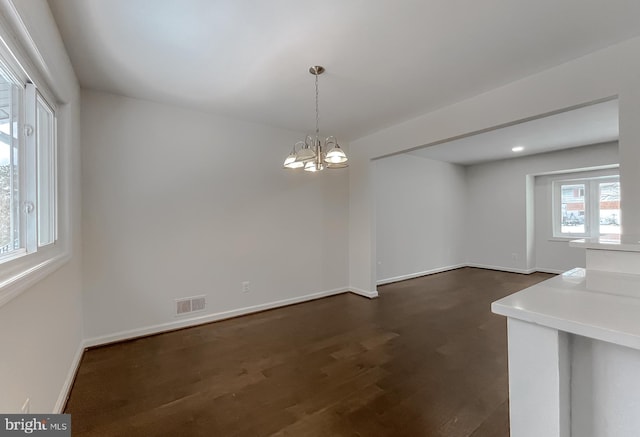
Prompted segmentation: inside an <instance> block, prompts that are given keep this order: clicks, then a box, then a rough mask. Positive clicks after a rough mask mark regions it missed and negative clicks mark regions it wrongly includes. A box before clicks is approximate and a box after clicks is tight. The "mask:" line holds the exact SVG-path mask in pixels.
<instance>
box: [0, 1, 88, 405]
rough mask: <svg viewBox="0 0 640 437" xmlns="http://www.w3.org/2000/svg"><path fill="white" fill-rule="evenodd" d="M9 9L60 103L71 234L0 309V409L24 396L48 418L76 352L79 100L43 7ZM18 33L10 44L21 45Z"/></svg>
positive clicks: (29, 4) (63, 210) (65, 208)
mask: <svg viewBox="0 0 640 437" xmlns="http://www.w3.org/2000/svg"><path fill="white" fill-rule="evenodd" d="M14 6H15V9H14V11H17V12H18V13H19V16H20V19H21V20H22V21H23V23H24V26H25V28H26V30H27V31H28V33H29V35H30V38H31V39H32V40H33V43H35V46H36V47H37V50H38V52H39V53H40V54H41V55H42V59H43V61H44V63H45V64H46V70H47V71H43V72H41V75H42V77H44V78H45V80H46V81H48V82H50V83H49V85H50V87H51V88H52V89H53V91H54V93H55V94H56V97H57V98H58V102H57V103H58V104H59V109H58V128H59V136H58V139H59V141H58V154H59V156H58V166H59V173H60V180H59V188H60V189H59V203H60V214H65V216H67V215H68V217H67V218H68V224H69V226H68V227H66V226H65V228H64V229H60V232H69V233H70V235H69V237H70V243H71V259H70V260H69V261H68V262H67V263H66V264H64V265H63V266H62V267H60V268H59V269H58V270H57V271H55V272H53V273H52V274H50V275H49V276H47V277H45V278H44V279H42V280H41V281H40V282H38V283H37V284H35V285H34V286H32V287H31V288H29V289H27V290H25V291H22V292H21V294H20V295H18V296H17V297H15V298H13V299H12V300H11V301H10V302H8V303H7V304H5V305H4V306H2V307H0V350H1V351H2V352H1V353H0V354H1V355H0V411H1V412H3V413H20V408H21V406H22V405H23V403H24V402H25V400H26V399H27V398H29V399H30V402H31V408H30V411H31V413H51V412H59V410H60V409H61V408H62V406H63V404H64V401H65V395H66V394H67V390H68V389H69V387H70V385H71V383H72V380H73V376H74V373H75V369H76V366H77V364H78V360H79V358H80V354H81V352H82V307H81V286H82V282H81V267H82V265H81V264H82V263H81V241H80V238H81V234H80V229H81V227H80V125H79V119H80V108H79V103H80V97H79V88H78V83H77V81H76V78H75V75H74V73H73V69H72V67H71V64H70V62H69V59H68V58H67V54H66V52H65V49H64V46H63V44H62V39H61V38H60V35H59V34H58V30H57V27H56V25H55V23H54V21H53V17H52V16H51V11H50V10H49V7H48V5H47V2H46V1H45V0H30V1H21V2H15V5H13V3H12V2H8V1H6V2H2V4H0V14H2V16H3V18H6V17H7V16H8V15H9V14H11V13H12V12H11V9H12V8H13V7H14ZM14 30H15V29H12V31H14ZM23 36H24V35H21V34H20V33H16V38H15V41H12V42H13V43H17V44H21V43H23V42H24V40H23Z"/></svg>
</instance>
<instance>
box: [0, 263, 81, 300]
mask: <svg viewBox="0 0 640 437" xmlns="http://www.w3.org/2000/svg"><path fill="white" fill-rule="evenodd" d="M70 258H71V254H70V253H69V252H60V253H57V254H55V255H53V256H51V257H49V258H46V259H44V260H42V261H36V264H35V265H31V266H25V268H24V269H23V270H21V271H18V272H14V273H12V274H10V275H8V276H7V277H2V278H1V279H0V307H2V306H4V305H5V304H6V303H8V302H9V301H10V300H11V299H13V298H14V297H16V296H18V295H19V294H20V293H22V292H23V291H25V290H26V289H28V288H30V287H32V286H33V285H35V284H36V283H37V282H39V281H41V280H42V279H44V278H45V277H46V276H48V275H50V274H51V273H53V272H55V271H56V270H58V269H59V268H60V267H62V266H63V265H64V264H65V263H66V262H67V261H69V259H70Z"/></svg>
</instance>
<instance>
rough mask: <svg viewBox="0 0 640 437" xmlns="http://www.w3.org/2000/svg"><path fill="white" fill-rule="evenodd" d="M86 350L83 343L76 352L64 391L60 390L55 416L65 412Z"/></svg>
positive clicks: (54, 411) (54, 410)
mask: <svg viewBox="0 0 640 437" xmlns="http://www.w3.org/2000/svg"><path fill="white" fill-rule="evenodd" d="M84 350H85V344H84V342H82V341H81V342H80V344H79V345H78V349H77V350H76V353H75V355H74V356H73V360H72V361H71V366H70V367H69V371H68V372H67V377H66V378H65V380H64V384H63V385H62V389H61V390H60V394H59V395H58V400H57V401H56V405H55V406H54V407H53V414H60V413H62V412H63V410H64V407H65V405H66V403H67V399H68V398H69V394H70V393H71V387H72V386H73V381H74V380H75V379H76V373H77V372H78V367H79V366H80V361H81V360H82V354H83V353H84Z"/></svg>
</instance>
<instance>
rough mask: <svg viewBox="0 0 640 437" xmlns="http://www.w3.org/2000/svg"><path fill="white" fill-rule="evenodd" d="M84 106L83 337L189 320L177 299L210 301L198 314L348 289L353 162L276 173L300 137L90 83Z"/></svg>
mask: <svg viewBox="0 0 640 437" xmlns="http://www.w3.org/2000/svg"><path fill="white" fill-rule="evenodd" d="M82 107H83V111H82V129H83V130H82V139H83V155H82V164H83V180H82V187H83V198H84V205H83V213H84V216H83V225H84V228H83V232H84V234H83V235H84V256H85V258H84V308H85V336H86V338H87V339H88V341H89V342H90V343H95V342H96V339H100V338H107V339H108V338H119V337H123V336H125V337H126V336H127V335H128V336H132V335H137V334H145V333H149V330H150V328H153V327H159V328H158V330H162V329H170V328H171V327H180V326H184V325H185V319H184V318H176V317H175V316H174V313H175V302H174V300H175V299H178V298H183V297H189V296H200V295H204V296H206V300H207V306H206V309H205V311H203V312H200V313H194V314H192V316H197V317H198V319H194V320H193V323H196V322H197V321H198V320H200V321H202V320H204V319H207V317H208V316H210V317H212V318H215V317H217V315H219V314H231V313H233V314H235V312H237V311H240V312H242V311H243V310H244V309H250V308H263V307H268V306H269V304H271V303H273V302H283V301H284V302H295V301H297V300H298V298H300V297H303V296H318V297H320V296H322V295H326V294H331V293H335V292H336V290H345V289H347V287H348V273H347V272H348V234H347V231H348V229H347V226H348V215H347V211H348V173H347V171H348V170H335V171H333V170H329V171H325V172H323V173H321V174H309V173H307V172H291V171H289V170H284V169H283V168H282V161H283V160H284V157H285V156H286V155H287V154H288V153H289V151H290V149H291V146H292V144H293V143H294V142H296V141H297V140H299V139H300V138H301V137H302V135H301V134H300V133H296V132H290V131H285V130H279V129H274V128H269V127H265V126H261V125H258V124H253V123H247V122H241V121H237V120H232V119H226V118H220V117H216V116H213V115H211V114H206V113H203V112H198V111H192V110H185V109H180V108H177V107H172V106H168V105H163V104H157V103H151V102H148V101H142V100H136V99H130V98H125V97H120V96H116V95H111V94H105V93H100V92H94V91H84V90H83V91H82ZM243 281H249V282H250V287H249V288H250V291H249V292H246V293H245V292H243V287H242V285H241V284H242V282H243ZM189 323H190V322H187V323H186V324H189ZM151 330H152V331H153V329H151ZM114 336H115V337H114ZM98 342H99V341H98Z"/></svg>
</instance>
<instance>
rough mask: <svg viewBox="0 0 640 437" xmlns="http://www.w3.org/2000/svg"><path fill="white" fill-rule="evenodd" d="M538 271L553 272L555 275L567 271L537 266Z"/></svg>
mask: <svg viewBox="0 0 640 437" xmlns="http://www.w3.org/2000/svg"><path fill="white" fill-rule="evenodd" d="M536 272H541V273H552V274H554V275H561V274H563V273H564V272H566V270H558V269H547V268H544V267H542V268H540V267H536Z"/></svg>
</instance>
